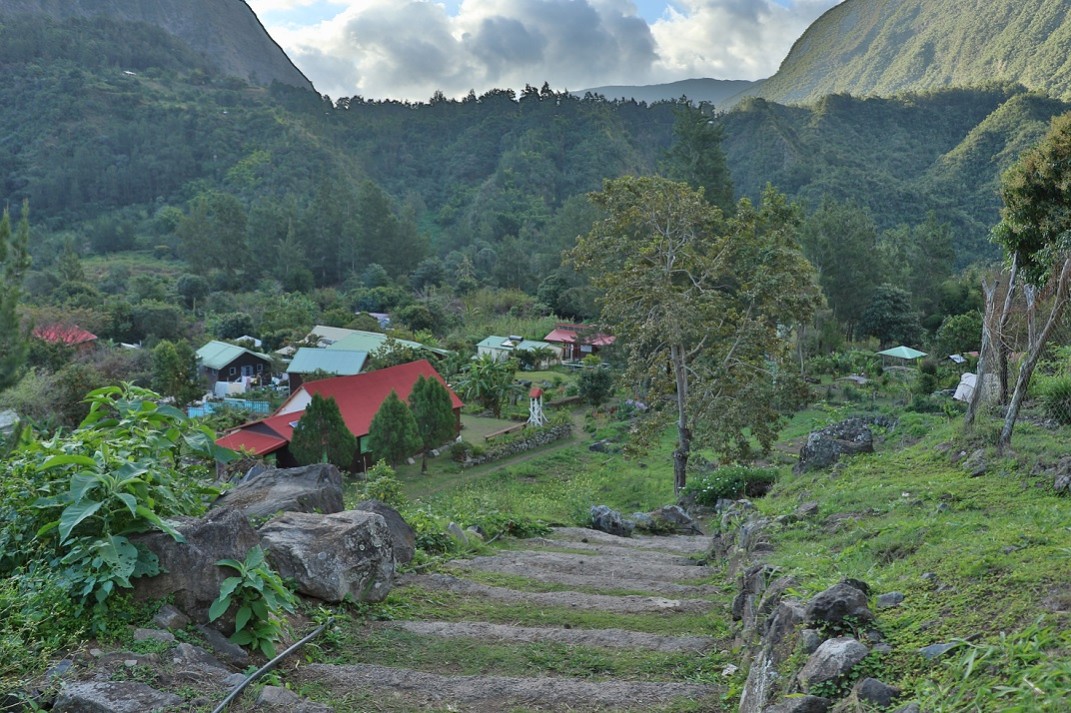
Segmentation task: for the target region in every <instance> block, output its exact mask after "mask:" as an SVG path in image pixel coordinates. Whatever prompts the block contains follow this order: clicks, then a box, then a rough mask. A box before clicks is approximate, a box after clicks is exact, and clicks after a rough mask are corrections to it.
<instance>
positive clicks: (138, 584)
mask: <svg viewBox="0 0 1071 713" xmlns="http://www.w3.org/2000/svg"><path fill="white" fill-rule="evenodd" d="M173 524H174V525H175V528H176V529H177V530H178V531H179V532H180V533H181V534H182V536H183V537H184V538H185V540H186V541H185V542H176V541H175V540H174V539H172V538H171V536H170V535H167V534H165V533H162V532H154V533H149V534H145V535H134V536H132V537H131V538H130V539H131V540H133V541H134V542H136V543H138V544H141V545H143V546H145V547H147V548H148V549H149V550H150V551H151V552H153V553H155V554H156V556H157V557H159V558H160V569H161V570H162V572H161V573H160V574H158V575H156V576H155V577H138V578H137V579H134V580H133V583H134V596H135V597H136V598H137V599H139V600H149V599H164V598H166V597H169V596H170V597H173V599H172V601H174V603H175V606H177V607H178V608H179V609H181V610H182V611H184V612H186V614H188V615H189V616H190V617H192V618H193V619H194V621H197V622H201V623H205V622H207V621H208V608H209V607H210V606H211V605H212V602H213V601H214V600H215V599H216V597H218V596H219V588H220V585H221V584H222V583H223V580H224V579H226V578H227V577H230V576H233V575H234V570H232V569H229V568H223V567H220V566H219V565H217V564H216V562H218V561H219V560H221V559H236V560H238V561H242V560H244V559H245V556H246V554H247V553H248V552H249V550H251V549H252V548H254V547H256V546H257V545H259V544H260V537H258V536H257V531H256V530H254V529H253V527H252V526H251V525H250V524H249V521H248V520H247V519H246V518H245V516H243V515H242V514H241V513H240V512H238V511H237V510H230V509H222V510H213V511H211V512H209V513H208V515H207V516H205V517H204V518H180V519H178V520H177V521H173Z"/></svg>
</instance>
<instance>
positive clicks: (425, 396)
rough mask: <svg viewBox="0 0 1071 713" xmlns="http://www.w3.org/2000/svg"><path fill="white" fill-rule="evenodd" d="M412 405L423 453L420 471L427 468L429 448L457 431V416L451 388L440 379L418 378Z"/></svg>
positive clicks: (410, 404) (452, 435)
mask: <svg viewBox="0 0 1071 713" xmlns="http://www.w3.org/2000/svg"><path fill="white" fill-rule="evenodd" d="M409 409H410V410H411V411H412V412H413V418H414V419H415V420H416V426H417V433H418V434H419V436H420V441H421V445H422V446H423V450H424V455H423V458H422V459H421V463H420V472H421V473H427V472H428V451H429V450H431V449H432V448H434V447H435V446H440V445H442V444H443V443H445V442H446V441H448V440H450V439H451V438H453V437H454V436H455V435H456V434H457V419H456V417H455V416H454V404H453V400H452V399H451V398H450V392H449V391H447V390H446V387H445V386H443V385H442V384H441V383H440V382H439V380H438V379H435V378H430V379H426V378H424V377H423V376H420V377H418V378H417V382H416V384H415V385H414V386H413V392H412V393H411V394H409Z"/></svg>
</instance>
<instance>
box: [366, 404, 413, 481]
mask: <svg viewBox="0 0 1071 713" xmlns="http://www.w3.org/2000/svg"><path fill="white" fill-rule="evenodd" d="M368 447H369V449H370V450H371V451H372V453H373V455H375V457H376V458H377V459H383V460H385V461H387V463H388V464H390V465H392V466H393V465H395V464H397V463H400V462H401V461H403V460H404V459H405V458H406V457H408V456H410V455H412V454H413V453H415V452H416V450H417V449H418V448H420V433H419V432H418V431H417V423H416V419H415V418H413V412H412V411H410V410H409V407H408V406H406V405H405V402H404V401H402V400H401V399H400V398H398V394H397V393H396V392H394V391H391V392H390V396H388V397H387V398H386V399H384V401H383V403H382V404H381V405H380V407H379V411H377V412H376V415H375V416H374V417H373V418H372V425H371V426H369V427H368Z"/></svg>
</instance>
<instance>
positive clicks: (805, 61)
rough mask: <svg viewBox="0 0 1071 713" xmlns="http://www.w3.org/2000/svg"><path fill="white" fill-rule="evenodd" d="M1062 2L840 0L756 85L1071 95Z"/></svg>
mask: <svg viewBox="0 0 1071 713" xmlns="http://www.w3.org/2000/svg"><path fill="white" fill-rule="evenodd" d="M1069 13H1071V2H1068V1H1067V0H987V1H986V2H978V1H977V0H846V2H843V3H841V4H840V5H837V6H836V7H834V8H832V9H831V10H829V11H828V12H827V13H825V14H824V15H823V16H822V17H821V18H820V19H818V20H817V21H816V22H815V23H814V24H812V25H811V26H810V27H809V28H808V29H807V31H806V32H805V33H804V34H803V36H802V37H800V39H799V40H797V41H796V43H795V45H793V47H792V50H791V51H790V52H789V54H788V56H787V57H786V58H785V60H784V62H783V63H782V64H781V68H780V69H779V70H778V71H777V73H776V74H775V75H774V76H773V77H771V78H770V79H768V80H767V81H766V82H764V83H763V84H762V85H761V87H759V88H757V89H756V90H754V93H755V94H757V95H758V96H762V97H765V98H766V99H769V100H771V101H777V102H787V103H809V102H814V101H817V100H818V99H819V98H821V97H823V96H825V95H827V94H834V93H849V94H853V95H856V96H861V95H879V96H888V95H890V94H894V93H898V92H905V91H922V90H933V89H939V88H945V87H970V86H978V85H981V84H985V83H988V82H993V81H997V82H1017V83H1020V84H1023V85H1024V86H1026V87H1028V88H1030V89H1035V90H1039V91H1044V92H1046V93H1048V94H1050V95H1052V96H1055V97H1061V98H1068V97H1071V61H1069V60H1068V55H1067V47H1068V43H1069V41H1071V14H1069Z"/></svg>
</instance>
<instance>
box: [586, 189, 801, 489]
mask: <svg viewBox="0 0 1071 713" xmlns="http://www.w3.org/2000/svg"><path fill="white" fill-rule="evenodd" d="M591 199H592V200H593V201H594V202H595V203H596V204H597V205H599V206H600V207H602V208H603V209H604V210H605V211H606V215H607V217H606V218H605V219H604V220H602V221H600V222H598V223H596V224H595V226H594V228H593V229H592V231H591V232H590V233H588V234H587V235H585V236H582V237H581V238H580V240H579V242H578V243H577V247H576V248H575V249H574V250H573V251H572V253H571V257H572V259H573V260H574V261H575V262H576V264H577V265H578V266H579V267H581V268H583V269H585V270H587V271H588V272H589V273H590V274H591V275H592V282H593V283H594V284H595V286H596V287H598V288H600V289H602V290H603V291H604V294H603V297H602V298H601V302H602V316H603V321H604V323H605V326H606V327H608V328H609V329H611V330H612V331H613V332H614V334H616V335H617V337H618V339H619V340H620V341H621V342H622V343H624V344H625V345H626V348H627V351H628V357H627V359H628V362H627V368H626V373H625V380H626V381H627V382H628V383H629V384H630V385H631V386H632V388H633V389H636V390H637V392H638V394H639V395H640V396H641V398H644V400H645V401H647V403H648V404H649V405H650V406H651V409H650V411H649V412H648V418H647V420H646V425H647V433H648V434H650V435H653V434H656V433H661V432H662V430H663V429H664V427H665V426H666V425H668V422H670V421H674V422H675V425H676V431H677V447H676V449H675V450H674V453H673V472H674V487H675V489H676V490H677V491H680V489H681V488H683V487H684V486H685V484H686V482H687V468H688V459H689V457H690V455H691V452H692V448H693V447H694V446H696V445H707V446H713V447H715V448H717V449H718V450H720V451H721V452H723V453H731V454H734V455H736V456H737V457H743V456H744V455H745V454H746V452H747V451H748V450H749V447H748V442H749V437H753V438H756V439H757V440H758V441H759V443H760V445H761V446H762V447H763V448H764V449H768V448H769V446H770V445H771V443H772V441H773V438H774V435H775V433H776V426H777V424H778V422H779V420H780V414H779V413H778V411H777V403H778V398H777V397H778V395H779V394H780V393H781V390H782V389H783V388H784V387H785V386H786V385H787V384H788V383H790V382H791V381H792V380H791V379H789V378H786V376H787V375H788V373H789V372H788V369H787V362H788V359H789V351H790V350H789V343H788V341H787V339H786V338H785V336H784V330H785V328H786V327H788V326H790V325H793V324H797V323H799V322H800V321H802V320H805V319H807V318H809V317H810V315H811V314H812V313H813V311H814V309H815V308H816V306H817V305H819V304H820V303H821V294H820V292H819V288H818V285H817V282H816V279H815V274H814V268H813V267H811V265H810V263H808V262H807V260H806V259H805V258H804V257H803V254H802V253H801V252H800V250H799V246H798V244H797V242H796V230H797V227H798V224H799V211H798V210H797V209H796V208H795V207H793V206H790V205H789V204H788V203H787V201H786V200H785V198H784V197H783V196H781V195H780V194H778V193H776V192H775V191H774V190H773V189H772V188H768V189H767V191H766V192H765V194H764V195H763V198H762V203H761V204H760V206H758V207H755V206H753V205H752V204H751V202H750V201H748V200H746V199H745V200H741V201H740V203H739V204H738V206H737V210H736V213H735V215H734V216H733V217H732V218H730V219H726V218H725V217H724V216H723V215H722V213H721V211H720V210H718V209H717V208H715V207H713V206H711V205H710V204H709V203H708V202H707V201H705V200H703V198H702V197H701V196H700V194H699V193H697V192H696V191H694V190H693V189H691V188H689V187H688V186H687V185H686V184H684V183H677V182H673V181H669V180H667V179H664V178H657V177H655V178H635V177H624V178H619V179H617V180H613V181H607V182H606V183H605V185H604V187H603V190H602V191H601V192H599V193H593V194H592V195H591Z"/></svg>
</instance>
